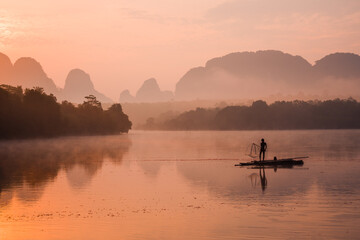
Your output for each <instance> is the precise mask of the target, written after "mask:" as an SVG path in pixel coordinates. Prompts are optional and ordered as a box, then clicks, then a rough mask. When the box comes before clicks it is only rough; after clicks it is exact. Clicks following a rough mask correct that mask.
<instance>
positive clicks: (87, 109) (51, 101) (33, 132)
mask: <svg viewBox="0 0 360 240" xmlns="http://www.w3.org/2000/svg"><path fill="white" fill-rule="evenodd" d="M131 124H132V123H131V122H130V121H129V118H128V116H127V115H126V114H124V113H123V111H122V107H121V105H120V104H113V105H112V106H111V107H110V108H109V109H107V110H103V108H102V106H101V103H100V102H99V101H98V100H97V99H96V97H94V96H93V95H89V96H87V97H85V101H84V102H83V103H82V104H79V105H78V106H75V105H73V104H72V103H70V102H67V101H63V102H62V103H61V104H60V103H58V102H57V101H56V97H55V96H54V95H52V94H50V95H48V94H46V93H45V92H44V91H43V89H42V88H33V89H25V91H23V89H22V87H13V86H9V85H0V138H2V139H10V138H30V137H54V136H61V135H96V134H116V133H122V132H128V131H129V129H131Z"/></svg>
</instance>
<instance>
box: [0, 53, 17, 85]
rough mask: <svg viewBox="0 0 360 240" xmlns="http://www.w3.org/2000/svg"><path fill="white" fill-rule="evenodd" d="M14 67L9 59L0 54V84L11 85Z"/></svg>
mask: <svg viewBox="0 0 360 240" xmlns="http://www.w3.org/2000/svg"><path fill="white" fill-rule="evenodd" d="M13 81H14V67H13V65H12V63H11V61H10V58H9V57H8V56H6V55H5V54H3V53H0V82H2V83H5V84H13V83H14V82H13Z"/></svg>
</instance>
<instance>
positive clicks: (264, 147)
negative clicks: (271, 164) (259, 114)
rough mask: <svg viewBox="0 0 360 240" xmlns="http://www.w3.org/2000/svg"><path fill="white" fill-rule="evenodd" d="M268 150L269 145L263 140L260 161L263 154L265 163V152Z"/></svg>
mask: <svg viewBox="0 0 360 240" xmlns="http://www.w3.org/2000/svg"><path fill="white" fill-rule="evenodd" d="M266 149H267V144H266V142H265V140H264V139H263V138H262V139H261V143H260V154H259V160H260V161H261V153H262V154H263V161H264V160H265V152H266Z"/></svg>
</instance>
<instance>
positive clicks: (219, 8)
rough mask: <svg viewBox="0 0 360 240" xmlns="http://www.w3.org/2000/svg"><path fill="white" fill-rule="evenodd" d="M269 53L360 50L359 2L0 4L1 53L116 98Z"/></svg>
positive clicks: (312, 55)
mask: <svg viewBox="0 0 360 240" xmlns="http://www.w3.org/2000/svg"><path fill="white" fill-rule="evenodd" d="M266 49H276V50H282V51H285V52H288V53H291V54H294V55H301V56H303V57H305V58H306V59H307V60H309V61H310V62H311V63H313V62H314V61H315V60H318V59H319V58H321V57H323V56H324V55H326V54H328V53H332V52H339V51H340V52H354V53H357V54H359V53H360V1H359V0H302V1H296V0H195V1H194V0H151V1H149V0H131V1H130V0H127V1H124V0H101V1H96V0H76V1H74V0H62V1H50V0H32V1H29V0H0V52H3V53H5V54H7V55H8V56H9V57H10V58H11V60H12V61H13V62H14V61H15V60H16V59H17V58H19V57H22V56H30V57H33V58H35V59H36V60H38V61H39V62H40V63H41V64H42V66H43V68H44V70H45V71H46V73H47V74H48V76H49V77H50V78H52V79H53V80H54V81H55V83H56V84H57V85H58V86H59V87H63V86H64V82H65V78H66V75H67V73H68V72H69V70H70V69H72V68H81V69H83V70H84V71H86V72H88V73H89V74H90V76H91V79H92V81H93V82H94V85H95V88H96V89H97V90H99V91H101V92H103V93H104V94H106V95H108V96H109V97H111V98H113V99H114V100H118V98H119V94H120V92H121V91H122V90H124V89H129V90H130V91H131V93H132V94H135V92H136V90H137V89H138V88H139V87H140V85H141V84H142V82H143V81H144V80H146V79H148V78H150V77H155V78H156V79H157V80H158V82H159V85H160V88H161V89H163V90H174V88H175V84H176V82H177V81H178V80H179V79H180V78H181V77H182V76H183V75H184V74H185V72H186V71H187V70H189V68H191V67H195V66H201V65H204V64H205V62H206V61H207V60H208V59H210V58H213V57H217V56H222V55H225V54H227V53H230V52H238V51H256V50H266Z"/></svg>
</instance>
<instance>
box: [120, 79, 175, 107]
mask: <svg viewBox="0 0 360 240" xmlns="http://www.w3.org/2000/svg"><path fill="white" fill-rule="evenodd" d="M173 98H174V95H173V93H172V92H171V91H161V90H160V87H159V85H158V83H157V81H156V79H155V78H150V79H148V80H146V81H145V82H144V83H143V85H142V86H141V87H140V88H139V90H138V91H137V92H136V97H134V96H132V95H131V94H130V92H129V90H124V91H123V92H122V93H121V94H120V102H167V101H170V100H172V99H173Z"/></svg>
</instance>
